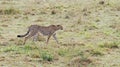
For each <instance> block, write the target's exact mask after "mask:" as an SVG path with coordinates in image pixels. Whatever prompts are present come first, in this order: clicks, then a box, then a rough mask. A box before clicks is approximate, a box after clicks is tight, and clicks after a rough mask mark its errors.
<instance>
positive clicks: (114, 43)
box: [99, 42, 119, 48]
mask: <svg viewBox="0 0 120 67" xmlns="http://www.w3.org/2000/svg"><path fill="white" fill-rule="evenodd" d="M99 47H101V48H119V43H118V42H111V43H103V44H101V45H99Z"/></svg>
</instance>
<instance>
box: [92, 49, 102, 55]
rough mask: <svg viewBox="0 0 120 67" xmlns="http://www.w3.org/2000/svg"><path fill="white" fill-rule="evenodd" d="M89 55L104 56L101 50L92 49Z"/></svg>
mask: <svg viewBox="0 0 120 67" xmlns="http://www.w3.org/2000/svg"><path fill="white" fill-rule="evenodd" d="M90 53H91V54H92V55H94V56H102V55H104V54H103V52H102V51H101V50H98V49H94V50H92V51H91V52H90Z"/></svg>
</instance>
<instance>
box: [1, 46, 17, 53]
mask: <svg viewBox="0 0 120 67" xmlns="http://www.w3.org/2000/svg"><path fill="white" fill-rule="evenodd" d="M17 50H19V48H18V47H17V46H9V47H6V48H3V49H1V50H0V51H2V52H11V51H17Z"/></svg>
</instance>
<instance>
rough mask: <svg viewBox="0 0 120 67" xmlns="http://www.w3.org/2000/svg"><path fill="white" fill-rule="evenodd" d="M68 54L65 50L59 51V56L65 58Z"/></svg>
mask: <svg viewBox="0 0 120 67" xmlns="http://www.w3.org/2000/svg"><path fill="white" fill-rule="evenodd" d="M66 53H67V51H66V50H65V49H62V50H59V51H58V54H59V55H60V56H65V55H66Z"/></svg>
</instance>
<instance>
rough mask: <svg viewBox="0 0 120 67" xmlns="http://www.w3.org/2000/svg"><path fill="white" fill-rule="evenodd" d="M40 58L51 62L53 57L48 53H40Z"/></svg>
mask: <svg viewBox="0 0 120 67" xmlns="http://www.w3.org/2000/svg"><path fill="white" fill-rule="evenodd" d="M41 58H42V59H43V60H44V61H52V60H53V56H52V55H51V54H50V53H48V52H42V53H41Z"/></svg>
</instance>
